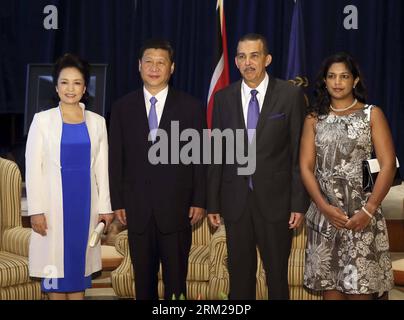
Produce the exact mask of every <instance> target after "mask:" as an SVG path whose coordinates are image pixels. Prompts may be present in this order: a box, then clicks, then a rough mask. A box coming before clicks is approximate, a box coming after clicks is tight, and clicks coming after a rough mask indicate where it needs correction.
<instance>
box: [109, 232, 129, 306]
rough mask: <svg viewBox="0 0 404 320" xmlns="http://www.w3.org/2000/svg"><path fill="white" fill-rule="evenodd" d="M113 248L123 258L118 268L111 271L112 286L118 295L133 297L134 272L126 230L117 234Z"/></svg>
mask: <svg viewBox="0 0 404 320" xmlns="http://www.w3.org/2000/svg"><path fill="white" fill-rule="evenodd" d="M115 249H116V251H118V252H119V253H120V254H122V255H123V260H122V262H121V264H120V265H119V266H118V268H116V269H115V270H114V271H112V272H111V282H112V288H113V289H114V291H115V294H116V295H117V296H118V297H121V298H130V297H134V295H135V291H134V290H135V289H134V273H133V267H132V260H131V257H130V251H129V243H128V231H127V230H124V231H122V232H120V233H119V234H118V235H117V237H116V240H115Z"/></svg>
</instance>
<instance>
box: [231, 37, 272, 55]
mask: <svg viewBox="0 0 404 320" xmlns="http://www.w3.org/2000/svg"><path fill="white" fill-rule="evenodd" d="M257 40H260V41H261V42H262V44H263V46H264V54H265V55H267V54H269V49H268V41H267V39H266V38H265V37H264V36H263V35H262V34H259V33H248V34H246V35H244V36H242V37H241V38H240V40H239V41H238V42H239V43H240V42H243V41H257Z"/></svg>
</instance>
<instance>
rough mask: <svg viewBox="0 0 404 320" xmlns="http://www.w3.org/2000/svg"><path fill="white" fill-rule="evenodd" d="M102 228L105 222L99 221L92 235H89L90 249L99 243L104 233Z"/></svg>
mask: <svg viewBox="0 0 404 320" xmlns="http://www.w3.org/2000/svg"><path fill="white" fill-rule="evenodd" d="M104 228H105V221H104V220H101V221H100V222H99V223H98V224H97V227H96V228H95V229H94V231H93V233H92V234H91V237H90V247H92V248H93V247H95V246H96V245H97V243H98V242H99V241H100V238H101V235H102V234H103V233H104Z"/></svg>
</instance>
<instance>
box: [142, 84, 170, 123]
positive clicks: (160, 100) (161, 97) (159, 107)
mask: <svg viewBox="0 0 404 320" xmlns="http://www.w3.org/2000/svg"><path fill="white" fill-rule="evenodd" d="M143 93H144V102H145V105H146V114H147V118H149V113H150V108H151V102H150V99H151V97H155V98H156V99H157V102H156V113H157V124H158V125H160V120H161V116H162V115H163V110H164V105H165V103H166V99H167V94H168V86H167V87H165V88H164V89H163V90H161V91H160V92H159V93H157V94H156V95H155V96H153V95H152V94H151V93H150V92H149V91H147V89H146V87H144V86H143Z"/></svg>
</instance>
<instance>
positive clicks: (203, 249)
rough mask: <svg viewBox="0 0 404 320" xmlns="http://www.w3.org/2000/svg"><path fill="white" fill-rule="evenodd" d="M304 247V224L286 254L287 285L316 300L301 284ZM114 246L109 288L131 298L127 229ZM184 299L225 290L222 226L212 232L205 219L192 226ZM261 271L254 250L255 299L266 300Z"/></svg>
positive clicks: (297, 296) (295, 294)
mask: <svg viewBox="0 0 404 320" xmlns="http://www.w3.org/2000/svg"><path fill="white" fill-rule="evenodd" d="M305 246H306V234H305V226H304V225H303V226H302V227H300V228H299V229H298V230H296V231H295V234H294V237H293V242H292V250H291V254H290V257H289V288H290V298H291V299H292V300H316V299H320V298H321V296H320V295H318V294H315V293H313V292H309V291H308V290H306V289H305V288H304V287H303V271H304V255H305ZM115 247H116V249H117V251H118V252H120V253H121V254H122V255H123V256H124V259H123V261H122V263H121V265H120V266H119V267H118V268H117V269H115V270H114V271H113V272H112V274H111V278H112V287H113V288H114V290H115V293H116V294H117V295H118V296H119V297H123V298H133V297H134V274H133V268H132V264H131V259H130V255H129V249H128V240H127V231H123V232H121V233H120V234H119V235H118V237H117V240H116V242H115ZM159 279H160V280H159V297H160V298H162V297H163V291H164V287H163V282H162V281H161V269H160V272H159ZM187 290H188V297H187V299H197V298H198V297H200V298H201V299H210V300H217V299H221V298H222V296H223V295H222V293H224V294H225V295H228V293H229V274H228V270H227V247H226V231H225V227H224V226H223V225H222V226H220V227H219V228H218V230H217V231H216V232H214V233H212V229H211V228H210V227H209V225H208V222H207V219H206V218H205V219H204V220H203V221H202V222H201V223H199V224H198V225H196V226H194V228H193V233H192V246H191V252H190V256H189V262H188V278H187ZM267 297H268V288H267V286H266V279H265V271H264V268H263V265H262V262H261V258H260V256H259V253H258V268H257V299H260V300H262V299H267Z"/></svg>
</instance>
